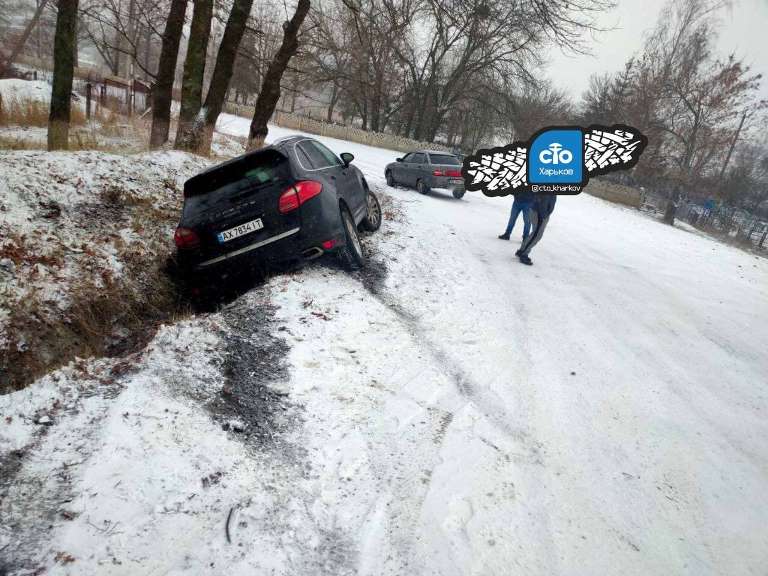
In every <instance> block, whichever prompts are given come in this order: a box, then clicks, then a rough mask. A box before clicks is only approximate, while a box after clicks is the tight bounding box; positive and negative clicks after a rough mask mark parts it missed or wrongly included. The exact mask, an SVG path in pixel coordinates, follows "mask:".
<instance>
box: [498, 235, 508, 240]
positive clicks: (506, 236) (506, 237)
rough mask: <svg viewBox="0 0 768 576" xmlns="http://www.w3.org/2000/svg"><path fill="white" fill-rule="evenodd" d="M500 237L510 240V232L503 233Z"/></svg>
mask: <svg viewBox="0 0 768 576" xmlns="http://www.w3.org/2000/svg"><path fill="white" fill-rule="evenodd" d="M499 239H500V240H509V234H502V235H501V236H499Z"/></svg>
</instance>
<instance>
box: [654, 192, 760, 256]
mask: <svg viewBox="0 0 768 576" xmlns="http://www.w3.org/2000/svg"><path fill="white" fill-rule="evenodd" d="M666 206H667V199H666V198H664V197H663V196H661V195H659V194H655V193H649V192H645V191H644V194H643V199H642V201H641V204H640V209H641V210H642V211H644V212H649V213H652V214H654V215H656V216H659V217H661V216H662V215H663V214H664V211H665V209H666ZM675 218H676V219H677V220H679V221H682V222H685V223H686V224H689V225H690V226H693V227H694V228H696V229H698V230H701V231H703V232H707V233H709V234H713V235H715V236H720V237H722V238H726V239H728V240H730V241H733V242H735V243H737V244H740V245H742V246H745V247H750V248H754V249H756V250H768V221H766V220H765V219H764V218H761V217H759V216H756V215H754V214H751V213H749V212H747V211H745V210H742V209H740V208H735V207H732V206H727V205H725V204H719V205H711V204H708V203H701V202H691V201H686V202H682V203H681V204H680V206H678V208H677V211H676V213H675Z"/></svg>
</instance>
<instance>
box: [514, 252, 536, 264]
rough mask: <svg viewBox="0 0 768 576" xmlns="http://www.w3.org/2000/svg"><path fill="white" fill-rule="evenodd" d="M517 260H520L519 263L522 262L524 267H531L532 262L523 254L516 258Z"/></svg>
mask: <svg viewBox="0 0 768 576" xmlns="http://www.w3.org/2000/svg"><path fill="white" fill-rule="evenodd" d="M518 258H520V262H522V263H523V264H525V265H526V266H533V260H531V259H530V258H528V256H526V255H525V254H521V255H520V256H518Z"/></svg>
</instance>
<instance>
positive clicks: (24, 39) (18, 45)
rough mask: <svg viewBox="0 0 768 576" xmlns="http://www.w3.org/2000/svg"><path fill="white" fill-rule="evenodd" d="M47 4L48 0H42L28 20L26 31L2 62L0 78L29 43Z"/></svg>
mask: <svg viewBox="0 0 768 576" xmlns="http://www.w3.org/2000/svg"><path fill="white" fill-rule="evenodd" d="M47 5H48V0H41V2H40V4H39V5H38V6H37V9H36V10H35V13H34V14H33V15H32V19H31V20H30V21H29V22H27V26H26V27H25V28H24V32H22V34H21V37H19V40H18V41H17V42H16V45H15V46H14V47H13V49H12V50H11V54H10V55H9V56H8V58H7V59H6V60H5V62H2V63H0V78H2V77H3V76H5V72H6V71H7V70H8V68H10V66H11V64H13V61H14V60H16V57H17V56H18V55H19V53H20V52H21V51H22V49H23V48H24V44H26V43H27V40H28V39H29V35H30V34H32V31H33V30H34V29H35V26H37V23H38V22H39V21H40V17H41V16H42V15H43V10H45V7H46V6H47Z"/></svg>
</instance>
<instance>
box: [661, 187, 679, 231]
mask: <svg viewBox="0 0 768 576" xmlns="http://www.w3.org/2000/svg"><path fill="white" fill-rule="evenodd" d="M680 197H681V194H680V186H679V185H675V188H674V190H673V191H672V196H671V198H670V199H669V201H668V202H667V207H666V209H665V210H664V218H663V222H664V223H665V224H669V225H670V226H674V224H675V215H676V214H677V207H678V205H679V203H680Z"/></svg>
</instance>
